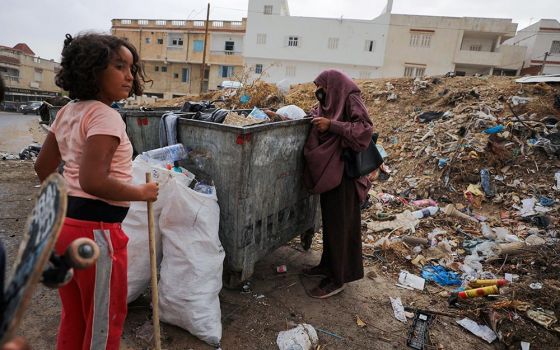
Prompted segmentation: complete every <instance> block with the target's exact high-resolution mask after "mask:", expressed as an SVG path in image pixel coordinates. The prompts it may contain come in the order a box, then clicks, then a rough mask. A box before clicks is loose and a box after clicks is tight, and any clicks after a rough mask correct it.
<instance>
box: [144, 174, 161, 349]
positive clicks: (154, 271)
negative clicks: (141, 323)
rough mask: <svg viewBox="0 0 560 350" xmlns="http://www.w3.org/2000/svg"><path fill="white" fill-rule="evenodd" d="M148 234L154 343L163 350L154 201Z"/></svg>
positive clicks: (149, 180)
mask: <svg viewBox="0 0 560 350" xmlns="http://www.w3.org/2000/svg"><path fill="white" fill-rule="evenodd" d="M150 182H152V174H151V173H146V183H150ZM146 203H147V204H148V234H149V238H150V266H151V268H152V311H153V317H152V321H153V324H154V343H155V349H156V350H161V333H160V329H159V305H158V300H159V297H158V286H157V284H158V283H157V257H156V237H155V233H154V210H153V208H152V205H153V203H152V202H150V201H148V202H146Z"/></svg>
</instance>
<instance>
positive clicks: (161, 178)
mask: <svg viewBox="0 0 560 350" xmlns="http://www.w3.org/2000/svg"><path fill="white" fill-rule="evenodd" d="M148 172H149V173H151V174H152V180H153V181H157V182H158V184H159V196H158V200H157V201H155V202H154V203H153V206H152V208H153V213H154V223H155V225H154V235H155V240H156V256H157V264H158V266H159V264H160V262H161V259H162V245H161V230H160V227H159V224H158V221H159V218H160V216H161V212H162V210H163V207H164V206H165V204H166V202H167V199H168V198H169V197H172V196H173V195H174V193H173V191H174V190H175V188H174V187H173V186H171V185H170V183H171V180H172V179H176V180H175V181H185V185H187V186H188V184H189V182H190V181H192V177H191V178H189V177H186V176H185V175H183V174H180V173H177V172H174V171H171V170H167V169H165V168H162V167H160V166H159V163H158V162H154V163H150V162H149V160H148V161H147V160H145V159H143V157H142V156H139V157H136V159H135V160H134V161H133V162H132V183H134V184H143V183H146V173H148ZM122 228H123V230H124V232H125V233H126V234H127V235H128V238H129V240H128V246H127V250H128V297H127V301H128V302H129V303H130V302H132V301H134V300H136V299H137V298H138V297H139V296H140V295H142V293H144V292H145V291H146V289H147V288H148V286H149V285H150V279H151V268H150V250H149V236H148V208H147V205H146V203H145V202H132V203H131V205H130V209H129V210H128V213H127V215H126V218H125V219H124V221H123V223H122Z"/></svg>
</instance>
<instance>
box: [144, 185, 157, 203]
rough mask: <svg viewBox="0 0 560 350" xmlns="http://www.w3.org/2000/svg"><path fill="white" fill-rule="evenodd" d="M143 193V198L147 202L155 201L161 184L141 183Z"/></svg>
mask: <svg viewBox="0 0 560 350" xmlns="http://www.w3.org/2000/svg"><path fill="white" fill-rule="evenodd" d="M140 186H141V190H140V192H141V193H142V200H143V201H146V202H155V201H156V200H157V197H158V194H159V185H158V183H157V182H150V183H147V184H143V185H140Z"/></svg>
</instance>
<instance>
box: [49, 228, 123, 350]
mask: <svg viewBox="0 0 560 350" xmlns="http://www.w3.org/2000/svg"><path fill="white" fill-rule="evenodd" d="M80 237H87V238H91V239H93V240H94V241H95V242H96V243H97V245H98V246H99V249H100V254H99V259H98V260H97V262H96V264H95V265H94V266H92V267H90V268H87V269H84V270H76V269H75V270H74V278H73V279H72V280H71V281H70V283H68V284H67V285H65V286H64V287H62V288H60V289H59V294H60V300H61V301H62V315H61V320H60V327H59V330H58V338H57V349H58V350H79V349H82V350H90V349H96V350H98V349H115V350H118V349H119V343H120V338H121V334H122V330H123V325H124V320H125V318H126V297H127V275H126V274H127V271H126V264H127V256H126V245H127V243H128V237H127V236H126V234H125V233H124V231H123V230H122V229H121V225H120V224H107V223H99V222H92V221H82V220H75V219H70V218H66V219H65V221H64V225H63V227H62V231H61V232H60V237H59V238H58V241H57V243H56V252H57V253H58V254H62V253H64V251H65V250H66V247H67V246H68V245H69V244H70V243H71V242H72V241H73V240H75V239H76V238H80Z"/></svg>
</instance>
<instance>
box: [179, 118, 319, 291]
mask: <svg viewBox="0 0 560 350" xmlns="http://www.w3.org/2000/svg"><path fill="white" fill-rule="evenodd" d="M310 127H311V124H310V122H309V119H303V120H293V121H284V122H279V123H269V124H262V125H256V126H250V127H236V126H229V125H223V124H215V123H210V122H204V121H199V120H188V119H179V123H178V126H177V128H178V140H179V142H181V143H183V144H184V145H185V146H186V147H188V148H189V149H191V152H190V153H189V159H188V160H187V161H185V162H184V164H183V166H185V167H186V168H187V169H189V170H191V171H192V172H193V173H195V174H197V176H198V175H199V174H205V175H207V176H209V177H210V178H212V179H213V181H214V183H215V185H216V189H217V192H218V202H219V204H220V240H221V242H222V245H223V246H224V249H225V251H226V260H225V266H224V267H225V269H224V283H225V285H226V286H230V287H233V286H236V285H238V284H239V283H240V282H241V281H243V280H246V279H248V278H249V277H251V275H252V274H253V267H254V264H255V263H256V262H257V260H259V259H261V258H262V257H264V256H265V255H266V254H267V253H269V252H271V251H272V250H274V249H275V248H277V247H279V246H281V245H283V244H285V243H287V242H288V241H290V240H291V239H292V238H294V237H295V236H297V235H300V234H304V235H305V236H306V237H310V235H312V234H313V232H315V226H316V220H315V219H316V213H317V208H318V204H319V197H318V196H311V195H310V194H309V193H308V192H307V190H306V189H305V188H304V185H303V166H304V160H303V146H304V144H305V140H306V139H307V134H308V132H309V129H310Z"/></svg>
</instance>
